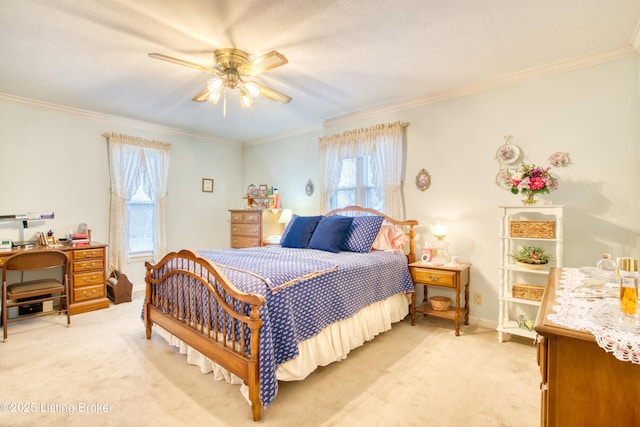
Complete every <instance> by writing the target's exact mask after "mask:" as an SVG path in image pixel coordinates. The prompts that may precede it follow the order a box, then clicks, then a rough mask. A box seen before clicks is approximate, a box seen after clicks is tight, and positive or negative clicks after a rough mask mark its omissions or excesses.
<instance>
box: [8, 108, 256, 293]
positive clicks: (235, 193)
mask: <svg viewBox="0 0 640 427" xmlns="http://www.w3.org/2000/svg"><path fill="white" fill-rule="evenodd" d="M105 132H117V133H123V134H127V135H132V136H138V137H141V138H147V139H152V140H159V141H164V142H168V143H170V144H171V152H170V153H171V154H170V170H169V183H168V192H169V195H168V198H167V221H168V228H169V230H168V246H169V249H170V250H175V249H181V248H191V249H195V250H198V249H213V248H223V247H228V246H229V212H228V209H229V208H230V207H234V206H237V205H238V204H239V201H240V198H241V197H242V195H243V194H244V190H243V188H242V147H241V146H239V145H234V144H225V143H215V142H212V141H211V140H208V139H203V138H198V137H195V136H188V135H185V134H183V133H179V132H174V131H173V130H171V129H166V128H162V127H160V126H155V125H150V124H145V123H138V122H134V121H131V120H126V119H120V118H116V117H107V116H102V115H97V114H91V113H83V112H78V111H74V110H70V109H64V108H52V106H48V105H43V104H38V103H30V102H15V101H14V100H13V99H5V98H0V156H2V166H1V170H2V172H3V173H2V175H3V185H2V186H0V215H10V214H16V213H26V212H29V211H32V212H39V211H42V212H45V211H53V212H54V213H55V218H54V219H53V220H48V221H39V222H32V223H31V224H30V227H29V228H28V229H27V230H23V229H22V226H21V223H18V222H7V221H0V238H3V239H7V238H9V239H13V240H28V239H32V238H33V237H34V235H35V233H36V232H37V231H47V230H49V229H51V230H53V231H54V233H55V235H56V236H58V237H63V236H66V234H67V233H68V232H69V230H70V229H76V228H77V226H78V224H79V223H82V222H84V223H87V224H88V225H89V227H90V228H91V229H92V238H93V240H95V241H98V242H104V243H108V236H109V234H108V233H109V221H108V218H109V203H110V199H109V170H108V163H107V145H106V142H105V139H104V138H103V136H102V135H103V133H105ZM202 178H213V179H214V180H215V183H214V185H215V187H214V192H213V193H203V192H202V191H201V190H202V184H201V183H202ZM127 274H128V276H129V277H130V279H131V280H132V282H133V283H134V284H135V286H136V287H140V286H142V285H143V283H144V269H143V263H142V262H136V263H133V264H131V265H129V266H127Z"/></svg>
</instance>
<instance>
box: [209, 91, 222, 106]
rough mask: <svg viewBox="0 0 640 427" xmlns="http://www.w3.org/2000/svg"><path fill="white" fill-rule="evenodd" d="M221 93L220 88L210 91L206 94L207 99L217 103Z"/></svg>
mask: <svg viewBox="0 0 640 427" xmlns="http://www.w3.org/2000/svg"><path fill="white" fill-rule="evenodd" d="M221 95H222V90H218V91H217V92H211V93H210V94H209V95H208V96H207V101H209V102H210V103H212V104H217V103H218V101H219V100H220V96H221Z"/></svg>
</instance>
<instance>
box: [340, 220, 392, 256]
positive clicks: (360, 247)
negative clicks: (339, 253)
mask: <svg viewBox="0 0 640 427" xmlns="http://www.w3.org/2000/svg"><path fill="white" fill-rule="evenodd" d="M336 216H338V215H336ZM343 218H348V217H343ZM382 221H384V217H382V216H357V217H355V218H353V222H352V223H351V227H349V230H348V231H347V235H346V236H345V239H344V242H343V243H342V250H344V251H350V252H361V253H367V252H369V251H370V250H371V245H372V244H373V241H374V240H375V239H376V236H377V235H378V231H380V226H381V225H382Z"/></svg>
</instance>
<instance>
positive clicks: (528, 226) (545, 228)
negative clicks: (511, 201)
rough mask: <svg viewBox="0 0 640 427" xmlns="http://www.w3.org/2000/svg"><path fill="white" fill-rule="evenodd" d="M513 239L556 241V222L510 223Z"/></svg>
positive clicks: (510, 233) (510, 232)
mask: <svg viewBox="0 0 640 427" xmlns="http://www.w3.org/2000/svg"><path fill="white" fill-rule="evenodd" d="M509 235H510V236H511V237H533V238H536V239H555V237H556V223H555V221H509Z"/></svg>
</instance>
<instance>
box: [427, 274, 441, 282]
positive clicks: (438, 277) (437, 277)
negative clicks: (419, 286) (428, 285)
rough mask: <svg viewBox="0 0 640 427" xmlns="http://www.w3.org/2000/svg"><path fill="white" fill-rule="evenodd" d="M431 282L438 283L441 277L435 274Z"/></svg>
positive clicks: (430, 278) (431, 276)
mask: <svg viewBox="0 0 640 427" xmlns="http://www.w3.org/2000/svg"><path fill="white" fill-rule="evenodd" d="M429 280H433V281H434V282H437V281H439V280H440V276H436V275H434V274H432V275H430V276H429Z"/></svg>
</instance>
